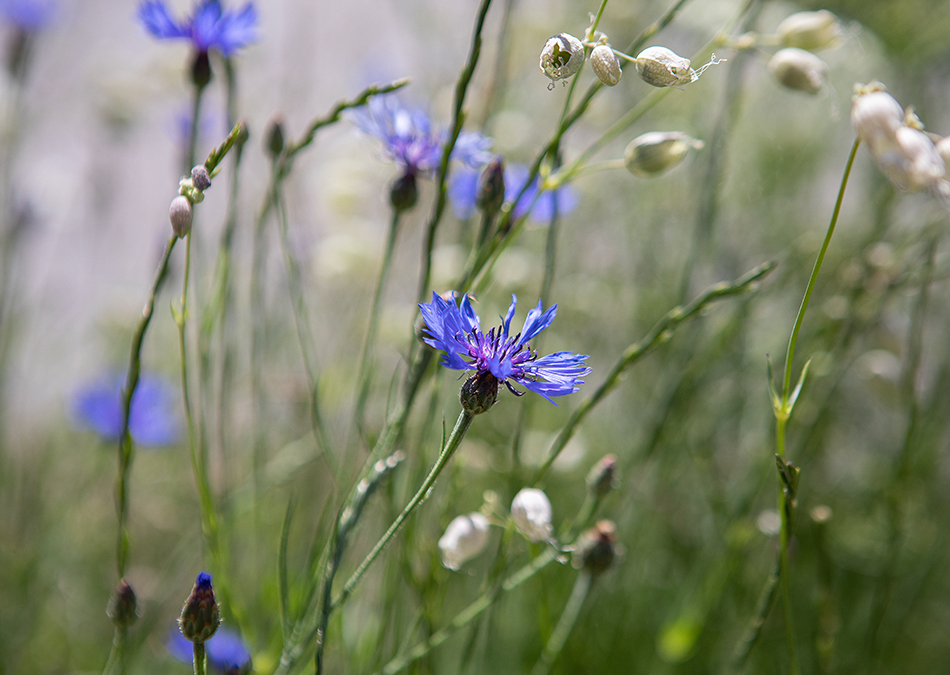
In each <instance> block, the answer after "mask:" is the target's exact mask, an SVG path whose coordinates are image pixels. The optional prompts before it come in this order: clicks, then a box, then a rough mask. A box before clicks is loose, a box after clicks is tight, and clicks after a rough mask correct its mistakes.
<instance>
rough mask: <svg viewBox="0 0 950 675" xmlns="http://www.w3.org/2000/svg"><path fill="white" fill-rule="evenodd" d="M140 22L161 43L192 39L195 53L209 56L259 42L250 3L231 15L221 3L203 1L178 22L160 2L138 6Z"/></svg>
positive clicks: (227, 53)
mask: <svg viewBox="0 0 950 675" xmlns="http://www.w3.org/2000/svg"><path fill="white" fill-rule="evenodd" d="M138 14H139V19H140V20H141V21H142V23H143V24H144V25H145V28H146V30H148V32H149V33H151V34H152V35H154V36H155V37H157V38H158V39H160V40H174V39H184V40H190V41H191V44H192V45H193V46H194V48H195V51H197V52H199V53H202V54H207V52H208V51H210V50H212V49H216V50H218V51H219V52H221V53H222V54H223V55H224V56H230V55H231V54H232V53H234V52H235V51H237V50H238V49H240V48H241V47H244V46H246V45H249V44H251V43H252V42H254V41H256V40H257V11H256V10H255V9H254V5H253V4H251V3H247V4H246V5H244V7H243V8H242V9H241V10H238V11H234V12H229V11H225V10H223V9H222V8H221V2H220V1H219V0H202V2H201V4H199V5H198V6H197V7H195V11H194V14H193V15H192V16H191V17H189V18H187V19H184V20H183V21H180V22H177V21H175V20H174V19H173V18H172V16H171V13H170V12H169V11H168V7H166V6H165V3H164V2H162V1H161V0H149V1H148V2H143V3H142V4H141V5H139V12H138Z"/></svg>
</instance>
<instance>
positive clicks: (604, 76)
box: [590, 44, 623, 87]
mask: <svg viewBox="0 0 950 675" xmlns="http://www.w3.org/2000/svg"><path fill="white" fill-rule="evenodd" d="M590 67H591V68H592V69H593V71H594V74H595V75H596V76H597V77H598V79H599V80H600V81H601V82H603V83H604V84H606V85H607V86H608V87H613V86H614V85H616V84H617V83H618V82H620V78H621V77H622V76H623V70H621V69H620V61H619V60H618V59H617V55H616V54H614V50H613V49H611V47H610V45H608V44H602V45H597V46H596V47H594V51H592V52H591V53H590Z"/></svg>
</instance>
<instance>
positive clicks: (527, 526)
mask: <svg viewBox="0 0 950 675" xmlns="http://www.w3.org/2000/svg"><path fill="white" fill-rule="evenodd" d="M551 515H552V510H551V502H550V500H549V499H548V496H547V495H546V494H544V493H543V492H542V491H541V490H538V489H535V488H523V489H522V490H521V491H520V492H519V493H518V494H516V495H515V498H514V499H513V500H512V501H511V518H512V520H514V521H515V526H516V527H517V528H518V531H519V532H521V534H523V535H524V536H526V537H527V538H528V539H530V540H531V541H534V542H538V541H544V540H546V539H548V538H549V537H550V536H551V532H552V531H553V528H552V527H551Z"/></svg>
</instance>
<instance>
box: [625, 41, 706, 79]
mask: <svg viewBox="0 0 950 675" xmlns="http://www.w3.org/2000/svg"><path fill="white" fill-rule="evenodd" d="M723 61H725V59H717V58H716V55H715V54H713V55H712V56H710V59H709V62H708V63H705V64H703V66H702V67H701V68H700V69H699V70H693V69H692V68H691V67H690V62H689V59H687V58H684V57H682V56H680V55H679V54H677V53H676V52H674V51H673V50H672V49H667V48H666V47H647V48H646V49H644V50H643V51H642V52H640V54H639V55H638V56H637V59H636V62H637V74H638V75H639V76H640V79H642V80H643V81H644V82H646V83H647V84H652V85H653V86H654V87H676V86H682V85H684V84H689V83H690V82H695V81H696V80H697V79H699V76H700V75H702V74H703V72H704V71H705V70H706V69H707V68H709V67H710V66H714V65H716V64H719V63H722V62H723Z"/></svg>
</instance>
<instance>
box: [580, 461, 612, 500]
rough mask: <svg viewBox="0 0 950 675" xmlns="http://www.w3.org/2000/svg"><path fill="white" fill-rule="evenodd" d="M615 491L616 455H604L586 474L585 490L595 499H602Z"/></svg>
mask: <svg viewBox="0 0 950 675" xmlns="http://www.w3.org/2000/svg"><path fill="white" fill-rule="evenodd" d="M615 489H617V455H613V454H610V455H604V456H603V457H602V458H601V460H600V461H599V462H597V463H596V464H595V465H594V466H593V467H591V470H590V473H588V474H587V490H588V492H590V493H591V494H592V495H594V496H595V497H604V496H606V495H607V494H609V493H610V491H611V490H615Z"/></svg>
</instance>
